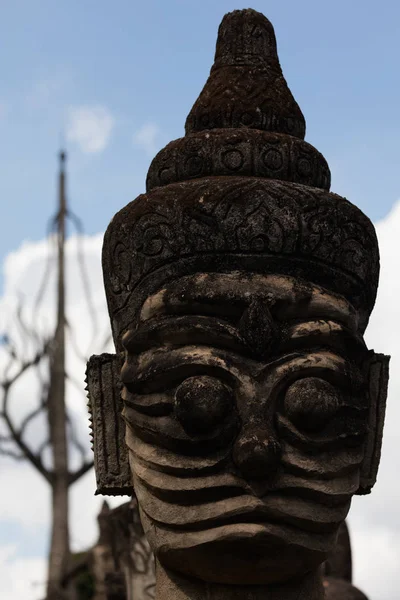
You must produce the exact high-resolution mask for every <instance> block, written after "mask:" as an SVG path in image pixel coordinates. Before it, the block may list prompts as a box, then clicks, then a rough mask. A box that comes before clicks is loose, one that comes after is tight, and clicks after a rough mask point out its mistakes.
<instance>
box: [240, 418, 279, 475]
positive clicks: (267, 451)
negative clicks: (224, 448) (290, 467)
mask: <svg viewBox="0 0 400 600" xmlns="http://www.w3.org/2000/svg"><path fill="white" fill-rule="evenodd" d="M280 457H281V445H280V443H279V442H278V440H277V439H276V438H275V436H274V435H273V434H272V433H271V432H270V431H268V430H267V428H265V427H262V426H258V427H257V426H254V425H253V426H250V425H248V426H247V427H246V426H245V427H243V428H242V431H241V433H240V434H239V436H238V438H237V439H236V441H235V443H234V446H233V461H234V463H235V464H236V466H237V467H238V468H239V469H240V471H241V473H242V475H243V476H244V477H245V478H246V479H268V478H269V477H271V476H272V475H273V474H274V473H275V471H276V469H277V466H278V464H279V461H280Z"/></svg>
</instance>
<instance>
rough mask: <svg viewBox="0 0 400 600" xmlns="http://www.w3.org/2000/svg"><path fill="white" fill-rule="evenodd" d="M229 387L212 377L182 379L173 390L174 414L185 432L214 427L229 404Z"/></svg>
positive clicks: (207, 429) (222, 417) (200, 430)
mask: <svg viewBox="0 0 400 600" xmlns="http://www.w3.org/2000/svg"><path fill="white" fill-rule="evenodd" d="M232 402H233V391H232V389H231V388H230V387H228V386H227V385H225V384H224V383H222V381H220V380H219V379H216V378H215V377H209V376H208V375H201V376H197V377H189V378H187V379H185V381H183V382H182V383H181V384H180V385H179V386H178V387H177V389H176V390H175V414H176V417H177V418H178V420H179V421H180V423H181V424H182V426H183V428H184V429H185V430H186V431H187V432H188V433H205V432H207V431H209V430H212V429H214V428H215V427H216V426H217V425H218V424H219V423H220V422H221V421H223V419H224V418H225V417H226V416H227V414H228V413H229V411H230V410H231V408H232Z"/></svg>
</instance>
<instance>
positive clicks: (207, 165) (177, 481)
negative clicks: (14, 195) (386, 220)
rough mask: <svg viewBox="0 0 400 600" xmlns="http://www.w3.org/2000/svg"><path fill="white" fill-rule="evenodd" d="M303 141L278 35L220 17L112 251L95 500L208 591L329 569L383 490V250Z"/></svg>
mask: <svg viewBox="0 0 400 600" xmlns="http://www.w3.org/2000/svg"><path fill="white" fill-rule="evenodd" d="M304 134H305V121H304V117H303V115H302V113H301V110H300V108H299V106H298V105H297V103H296V101H295V100H294V98H293V96H292V94H291V92H290V90H289V88H288V87H287V84H286V81H285V79H284V77H283V75H282V71H281V67H280V64H279V60H278V56H277V52H276V41H275V35H274V31H273V28H272V25H271V23H270V22H269V21H268V20H267V19H266V18H265V17H263V16H262V15H260V14H259V13H257V12H255V11H253V10H244V11H234V12H233V13H230V14H228V15H226V16H225V18H224V19H223V21H222V24H221V26H220V29H219V35H218V42H217V51H216V59H215V63H214V66H213V67H212V69H211V74H210V77H209V79H208V81H207V83H206V85H205V87H204V89H203V91H202V92H201V94H200V97H199V98H198V100H197V101H196V103H195V104H194V106H193V108H192V110H191V112H190V114H189V117H188V119H187V122H186V135H185V137H183V138H182V139H179V140H176V141H174V142H171V143H170V144H169V145H168V146H167V147H166V148H164V149H163V150H161V152H159V154H158V155H157V156H156V157H155V158H154V160H153V162H152V164H151V166H150V169H149V173H148V177H147V192H146V194H143V195H141V196H139V197H138V198H137V199H136V200H134V201H133V202H131V203H130V204H128V205H127V206H126V207H125V208H123V209H122V210H121V211H120V212H118V213H117V214H116V215H115V216H114V218H113V220H112V221H111V223H110V225H109V227H108V229H107V232H106V234H105V238H104V247H103V271H104V282H105V289H106V295H107V301H108V309H109V313H110V319H111V326H112V330H113V336H114V342H115V347H116V354H115V356H114V355H102V356H101V357H92V359H91V361H90V362H89V367H88V389H89V396H90V406H91V411H92V421H93V434H94V451H95V465H96V473H97V481H98V492H99V493H106V494H119V493H131V492H132V490H134V492H135V493H136V496H137V498H138V502H139V506H140V512H141V519H142V523H143V526H144V529H145V532H146V535H147V537H148V540H149V542H150V545H151V548H152V550H153V552H154V554H155V556H156V558H157V560H158V561H159V562H160V563H161V564H162V565H164V566H165V567H167V568H169V569H171V570H173V571H176V572H180V573H183V574H185V575H189V576H193V577H195V578H199V579H202V580H205V581H210V582H216V583H230V584H242V583H253V584H268V583H275V582H282V581H286V580H289V579H290V578H293V577H296V576H300V575H303V574H305V573H307V572H309V571H311V570H313V569H316V568H317V566H318V565H319V564H321V563H322V562H323V561H324V560H325V559H326V557H327V555H328V553H329V552H330V550H331V549H332V547H333V545H334V543H335V540H336V535H337V532H338V528H339V526H340V524H341V523H342V522H343V521H344V519H345V517H346V515H347V513H348V510H349V507H350V502H351V498H352V496H353V495H354V494H364V493H368V492H369V491H370V489H371V487H372V486H373V484H374V483H375V479H376V474H377V468H378V463H379V457H380V447H381V437H382V428H383V420H384V412H385V401H386V389H387V379H388V373H387V363H388V358H387V357H385V356H383V355H380V354H375V353H374V352H373V351H371V350H368V348H367V347H366V344H365V342H364V339H363V334H364V331H365V328H366V326H367V323H368V319H369V315H370V313H371V310H372V308H373V305H374V302H375V296H376V291H377V286H378V274H379V253H378V246H377V240H376V235H375V231H374V227H373V225H372V224H371V222H370V221H369V219H368V218H367V217H366V216H365V215H364V214H363V213H362V212H361V211H360V210H359V209H358V208H357V207H356V206H354V205H353V204H351V203H350V202H349V201H347V200H346V199H345V198H342V197H340V196H338V195H336V194H333V193H330V192H329V188H330V172H329V167H328V165H327V163H326V161H325V159H324V158H323V156H322V155H321V154H320V153H319V152H318V151H317V150H316V149H315V148H314V147H313V146H311V145H310V144H308V143H307V142H305V141H304ZM121 414H122V416H121Z"/></svg>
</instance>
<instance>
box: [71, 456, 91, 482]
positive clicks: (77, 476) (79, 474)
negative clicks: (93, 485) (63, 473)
mask: <svg viewBox="0 0 400 600" xmlns="http://www.w3.org/2000/svg"><path fill="white" fill-rule="evenodd" d="M92 467H93V461H90V462H86V463H84V464H83V465H82V466H81V467H80V468H79V469H78V470H77V471H74V472H72V473H70V475H69V484H70V485H72V484H73V483H75V481H78V479H80V478H81V477H82V476H83V475H84V474H85V473H87V472H88V471H90V469H91V468H92Z"/></svg>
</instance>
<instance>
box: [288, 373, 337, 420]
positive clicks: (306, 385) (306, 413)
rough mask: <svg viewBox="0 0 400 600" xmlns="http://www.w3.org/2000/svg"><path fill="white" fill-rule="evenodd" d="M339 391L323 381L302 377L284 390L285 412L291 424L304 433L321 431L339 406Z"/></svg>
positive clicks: (316, 378) (317, 378)
mask: <svg viewBox="0 0 400 600" xmlns="http://www.w3.org/2000/svg"><path fill="white" fill-rule="evenodd" d="M341 402H342V398H341V393H340V391H339V390H338V389H337V388H336V387H334V386H333V385H332V384H331V383H329V382H328V381H326V380H325V379H321V378H319V377H304V378H303V379H298V380H297V381H295V382H294V383H292V384H291V385H290V386H289V387H288V388H287V390H286V395H285V400H284V406H285V412H286V414H287V416H288V417H289V419H290V420H291V421H292V423H293V424H294V425H295V426H296V427H298V428H299V429H304V430H305V431H318V430H320V429H322V428H323V427H324V426H325V425H326V424H327V423H328V421H330V420H331V419H332V417H333V416H334V415H335V413H336V412H337V410H338V408H339V406H340V405H341Z"/></svg>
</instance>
